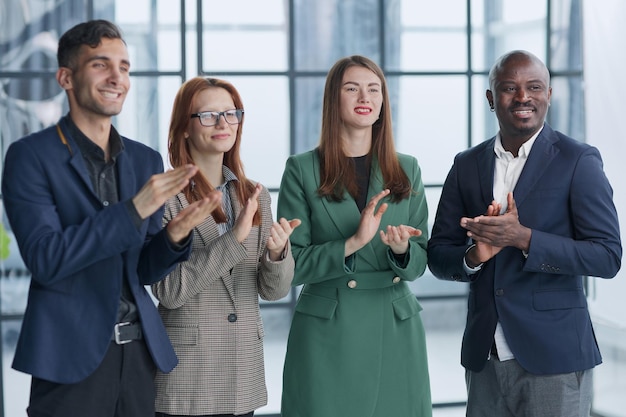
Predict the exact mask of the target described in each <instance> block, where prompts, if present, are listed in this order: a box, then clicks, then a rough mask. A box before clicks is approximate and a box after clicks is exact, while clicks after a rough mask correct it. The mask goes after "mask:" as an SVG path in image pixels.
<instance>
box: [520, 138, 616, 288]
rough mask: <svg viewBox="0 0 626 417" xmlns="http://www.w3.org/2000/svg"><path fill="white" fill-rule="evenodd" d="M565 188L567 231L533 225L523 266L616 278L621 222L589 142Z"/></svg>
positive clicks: (527, 268)
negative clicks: (555, 230) (556, 231)
mask: <svg viewBox="0 0 626 417" xmlns="http://www.w3.org/2000/svg"><path fill="white" fill-rule="evenodd" d="M568 191H569V205H568V211H569V218H570V219H571V220H570V224H569V226H568V229H569V230H568V232H567V233H562V234H561V233H559V234H556V233H548V232H544V231H541V230H536V229H533V230H532V236H531V241H530V248H529V251H528V253H529V255H528V259H527V260H526V262H525V265H524V270H525V271H527V272H544V273H555V274H568V275H589V276H594V277H600V278H612V277H614V276H615V275H616V274H617V272H618V271H619V269H620V267H621V258H622V247H621V241H620V230H619V222H618V218H617V211H616V209H615V205H614V203H613V190H612V188H611V185H610V184H609V181H608V179H607V178H606V175H605V174H604V170H603V166H602V159H601V156H600V153H599V152H598V150H597V149H596V148H594V147H589V148H587V150H586V151H585V152H583V153H582V154H580V156H579V158H578V161H577V162H576V164H575V168H574V171H573V175H572V179H571V182H570V183H569V188H568ZM547 209H548V210H549V207H547ZM524 220H525V219H521V221H522V222H523V221H524ZM529 221H531V222H532V221H533V219H529Z"/></svg>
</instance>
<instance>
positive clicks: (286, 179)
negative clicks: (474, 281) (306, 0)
mask: <svg viewBox="0 0 626 417" xmlns="http://www.w3.org/2000/svg"><path fill="white" fill-rule="evenodd" d="M277 210H278V215H279V217H285V218H299V219H301V220H302V224H301V225H300V227H298V228H297V229H296V230H294V232H293V234H292V235H291V245H292V250H293V256H294V258H295V262H296V269H295V276H294V279H293V285H301V284H304V286H303V288H302V291H301V293H300V297H299V298H298V303H297V305H296V312H295V315H294V317H293V321H292V324H291V330H290V334H289V340H288V343H287V354H286V358H285V367H284V374H283V396H282V416H283V417H335V416H336V417H391V416H393V417H428V416H431V414H432V405H431V398H430V386H429V377H428V364H427V356H426V343H425V338H424V328H423V325H422V321H421V318H420V315H419V313H420V311H421V309H422V308H421V306H420V305H419V303H418V301H417V300H416V298H415V295H414V294H412V292H411V290H410V289H409V287H408V285H407V281H412V280H415V279H416V278H418V277H419V276H421V275H422V274H423V273H424V270H425V268H426V242H427V217H428V209H427V207H426V198H425V195H424V187H423V183H422V180H421V174H420V168H419V166H418V164H417V161H416V160H415V158H413V157H412V156H408V155H402V154H398V153H396V151H395V149H394V145H393V135H392V126H391V110H390V105H389V97H388V93H387V86H386V82H385V78H384V75H383V72H382V71H381V69H380V68H379V67H378V66H377V65H376V64H375V63H374V62H372V61H371V60H369V59H367V58H365V57H361V56H352V57H347V58H343V59H341V60H339V61H338V62H337V63H335V65H334V66H333V67H332V68H331V70H330V72H329V73H328V77H327V79H326V86H325V90H324V103H323V117H322V133H321V139H320V144H319V147H317V148H316V149H314V150H312V151H309V152H306V153H303V154H300V155H295V156H292V157H290V158H289V159H288V160H287V163H286V167H285V172H284V174H283V178H282V182H281V186H280V193H279V197H278V206H277Z"/></svg>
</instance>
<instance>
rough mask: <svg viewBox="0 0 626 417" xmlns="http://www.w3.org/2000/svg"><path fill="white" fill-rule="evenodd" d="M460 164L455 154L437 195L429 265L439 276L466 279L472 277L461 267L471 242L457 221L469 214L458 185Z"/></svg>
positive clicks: (459, 279)
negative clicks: (438, 195) (437, 201)
mask: <svg viewBox="0 0 626 417" xmlns="http://www.w3.org/2000/svg"><path fill="white" fill-rule="evenodd" d="M459 164H460V162H459V155H457V156H456V157H455V160H454V164H453V165H452V168H451V169H450V171H449V172H448V176H447V177H446V180H445V182H444V185H443V189H442V192H441V197H440V198H439V205H438V207H437V213H436V215H435V222H434V224H433V229H432V233H431V237H430V239H429V241H428V267H429V269H430V271H431V272H432V273H433V275H434V276H435V277H437V278H439V279H443V280H451V281H463V282H469V281H471V280H472V279H473V278H475V277H474V276H471V275H468V274H467V273H466V271H465V269H464V267H463V258H464V256H465V251H466V250H467V248H468V247H469V245H470V241H469V239H468V237H467V235H466V232H465V230H464V229H463V228H462V227H461V226H460V224H459V222H460V221H461V217H463V216H468V215H469V213H468V212H467V209H466V204H465V201H464V200H463V195H462V193H461V187H460V184H459ZM485 208H486V207H485Z"/></svg>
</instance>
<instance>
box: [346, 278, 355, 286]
mask: <svg viewBox="0 0 626 417" xmlns="http://www.w3.org/2000/svg"><path fill="white" fill-rule="evenodd" d="M348 287H349V288H356V280H354V279H351V280H350V281H348Z"/></svg>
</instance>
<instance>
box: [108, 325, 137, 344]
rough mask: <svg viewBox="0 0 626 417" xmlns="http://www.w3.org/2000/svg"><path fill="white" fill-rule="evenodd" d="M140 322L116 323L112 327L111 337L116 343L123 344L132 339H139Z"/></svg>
mask: <svg viewBox="0 0 626 417" xmlns="http://www.w3.org/2000/svg"><path fill="white" fill-rule="evenodd" d="M142 337H143V336H142V333H141V323H131V322H129V321H127V322H124V323H117V324H116V325H115V328H114V329H113V337H112V338H111V339H112V340H113V341H115V343H117V344H118V345H123V344H125V343H128V342H132V341H133V340H139V339H141V338H142Z"/></svg>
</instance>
